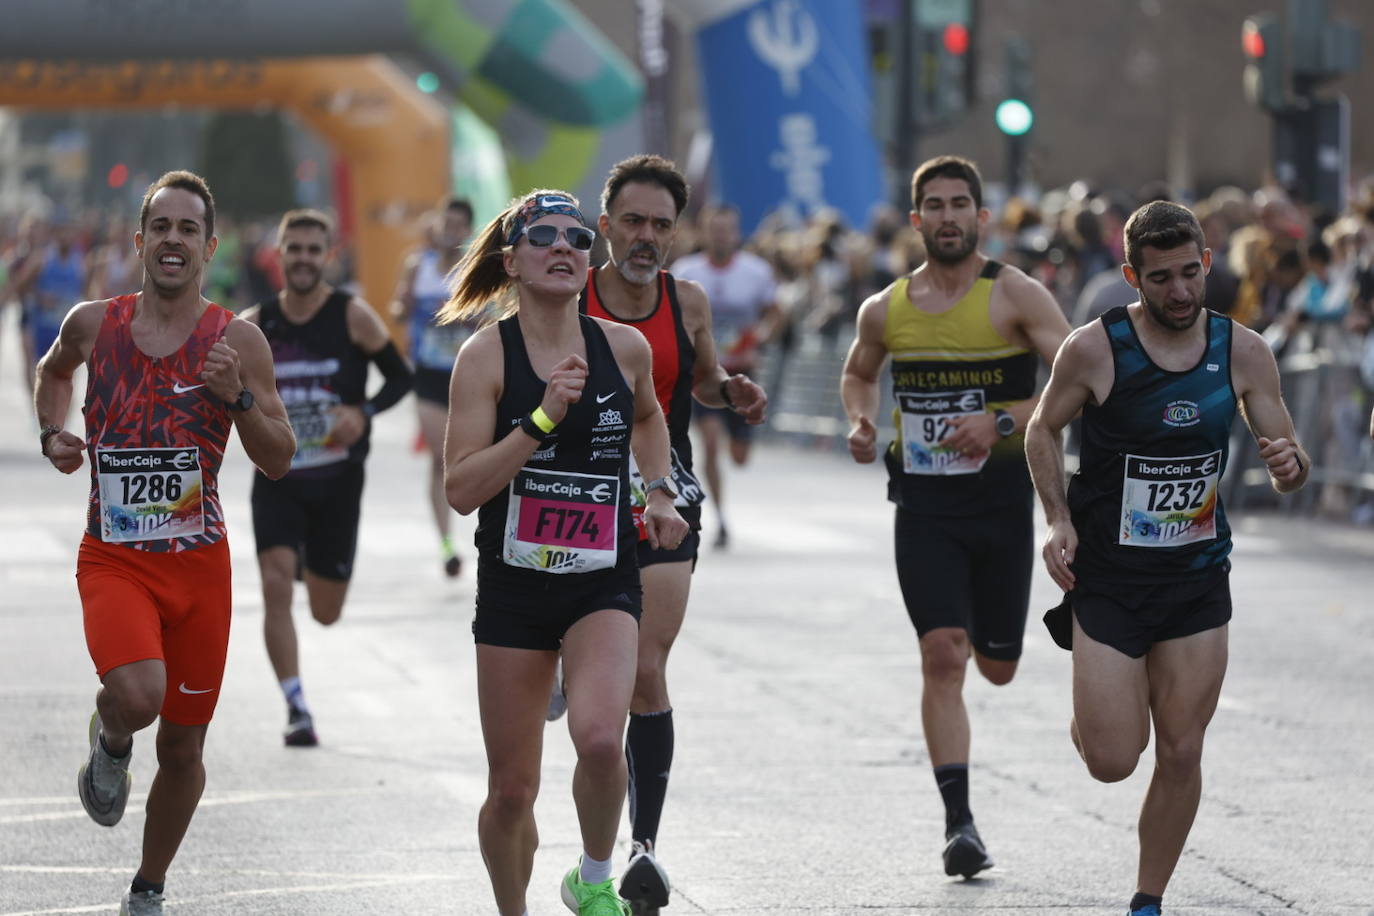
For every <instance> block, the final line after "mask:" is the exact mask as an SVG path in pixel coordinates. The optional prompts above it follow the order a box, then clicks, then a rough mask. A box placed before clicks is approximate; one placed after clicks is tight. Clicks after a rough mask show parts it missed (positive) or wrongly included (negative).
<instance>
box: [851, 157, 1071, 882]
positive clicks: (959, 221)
mask: <svg viewBox="0 0 1374 916" xmlns="http://www.w3.org/2000/svg"><path fill="white" fill-rule="evenodd" d="M911 187H912V207H913V209H912V211H911V224H912V226H914V227H915V228H916V229H917V230H918V231H919V232H920V233H921V236H922V237H923V238H924V240H925V246H926V252H927V254H928V256H929V258H930V260H928V261H927V262H926V263H925V264H923V265H922V266H921V267H920V268H919V269H917V270H916V272H915V273H913V274H912V275H911V276H909V277H902V278H901V279H899V280H897V281H896V282H895V283H893V284H892V285H891V286H889V287H888V288H887V289H885V290H883V291H882V292H880V293H878V294H876V295H874V296H872V297H870V298H869V299H868V301H866V302H865V303H864V304H863V306H862V307H861V308H860V309H859V318H858V336H857V337H856V338H855V340H854V344H853V347H852V348H851V349H850V351H849V357H848V359H847V360H846V361H845V366H844V375H843V377H842V380H841V383H840V396H841V398H842V400H843V401H844V407H845V412H846V413H847V414H848V415H849V420H850V422H851V423H852V424H853V427H852V429H851V431H850V433H849V450H850V453H851V454H852V455H853V456H854V459H855V460H856V461H860V462H869V461H873V460H874V458H876V457H877V432H878V431H877V428H876V427H875V426H874V424H873V417H874V414H876V413H877V411H878V400H879V399H878V373H879V371H880V370H881V369H882V367H883V362H884V361H885V360H886V359H887V357H888V356H889V355H891V357H892V388H893V393H894V394H895V395H896V401H897V410H896V418H895V419H896V423H897V435H896V438H895V439H894V440H893V442H892V445H891V447H890V448H889V449H888V450H887V452H886V454H885V455H884V460H885V462H886V464H887V469H888V498H889V499H891V500H892V501H893V502H894V503H896V504H897V513H896V515H897V520H896V552H897V579H898V581H899V582H900V583H901V588H902V596H903V598H904V599H905V601H906V607H907V613H908V614H909V615H910V617H911V622H912V624H914V625H915V627H916V634H917V636H918V637H919V639H920V647H921V675H922V686H923V689H922V692H921V725H922V728H923V730H924V732H925V738H926V749H927V752H928V753H929V754H930V763H931V766H932V767H933V768H934V771H935V782H936V785H937V787H938V788H939V790H940V795H941V798H942V799H943V801H944V805H945V841H946V842H945V848H944V867H945V873H946V874H948V875H963V876H965V877H969V876H972V875H974V874H976V873H977V872H979V871H981V870H982V869H984V868H987V867H989V866H990V865H991V864H992V860H991V859H990V858H989V857H988V854H987V851H986V849H985V848H984V846H983V842H982V839H981V838H980V837H979V835H978V831H977V829H976V828H975V827H974V824H973V812H972V811H971V810H970V808H969V802H968V794H969V792H968V789H969V773H968V760H969V720H968V712H967V710H966V709H965V706H964V697H963V688H964V673H965V670H966V668H967V667H968V660H969V656H970V654H972V655H973V657H974V659H975V660H976V661H977V663H978V670H979V671H981V672H982V674H983V676H984V677H985V678H987V679H988V680H989V681H991V682H992V683H993V684H997V685H1002V684H1006V683H1008V682H1009V681H1010V680H1011V679H1012V676H1013V675H1014V674H1015V673H1016V665H1017V661H1018V660H1019V659H1020V657H1021V640H1022V637H1023V635H1024V632H1025V624H1026V609H1027V602H1028V601H1029V600H1030V576H1031V568H1032V566H1033V565H1034V544H1033V530H1032V529H1033V519H1032V498H1031V482H1030V477H1029V475H1028V474H1027V473H1026V462H1025V458H1024V454H1023V451H1022V436H1021V435H1020V431H1021V430H1022V429H1024V427H1025V423H1026V420H1027V419H1028V418H1029V417H1030V413H1031V410H1032V408H1033V407H1034V406H1035V373H1036V365H1037V360H1036V355H1037V354H1039V356H1040V357H1041V358H1043V359H1044V360H1045V362H1046V363H1048V362H1049V361H1050V360H1052V359H1053V358H1054V354H1055V351H1056V350H1057V349H1058V348H1059V345H1060V344H1061V343H1062V342H1063V341H1064V337H1065V336H1066V335H1067V334H1068V332H1069V326H1068V322H1067V321H1065V320H1064V315H1063V313H1062V312H1061V311H1060V310H1059V306H1058V304H1056V303H1055V301H1054V298H1053V297H1052V296H1050V294H1049V292H1048V291H1047V290H1046V289H1045V288H1044V287H1043V286H1041V285H1040V284H1039V283H1037V282H1036V281H1034V280H1032V279H1031V278H1030V277H1027V276H1026V275H1025V274H1024V273H1022V272H1021V271H1020V270H1017V269H1016V268H1015V267H1011V266H1008V265H1005V264H1000V263H998V262H996V261H993V260H990V259H989V258H987V257H985V256H984V255H983V254H981V253H980V252H979V251H978V238H979V234H980V232H981V231H982V230H983V229H984V228H985V227H986V226H987V222H988V219H989V214H988V211H987V210H986V209H984V208H983V200H982V179H981V178H980V176H979V174H978V169H977V166H975V165H974V164H973V163H972V162H970V161H968V160H967V159H960V158H958V157H955V156H942V157H939V158H936V159H931V160H929V161H927V162H925V163H924V164H922V165H921V167H920V168H918V169H917V170H916V173H915V175H914V176H913V179H912V185H911Z"/></svg>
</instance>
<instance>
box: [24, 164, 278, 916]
mask: <svg viewBox="0 0 1374 916" xmlns="http://www.w3.org/2000/svg"><path fill="white" fill-rule="evenodd" d="M134 244H135V245H136V246H137V248H138V251H139V256H140V258H141V259H142V262H143V270H144V279H143V290H142V292H140V293H137V294H130V295H127V296H117V297H115V298H114V299H103V300H97V301H94V302H82V303H80V304H79V305H77V306H76V307H75V308H73V309H72V310H71V312H70V313H68V315H67V318H66V320H65V321H64V322H63V323H62V329H61V333H60V334H59V336H58V339H57V342H56V343H54V344H53V346H52V348H51V349H50V350H48V352H47V355H45V356H44V357H43V359H42V360H41V361H40V363H39V365H38V377H37V384H36V387H35V392H34V405H35V409H36V411H37V414H38V422H39V423H40V424H41V425H42V427H43V429H42V432H41V433H40V435H39V444H40V447H41V448H42V451H43V455H44V457H45V458H47V459H48V460H49V461H50V462H51V463H52V464H53V466H54V467H56V468H57V469H58V470H60V471H62V472H63V473H66V474H70V473H72V472H74V471H76V470H77V469H78V468H79V467H81V463H82V458H83V454H85V453H89V454H90V459H91V495H90V499H89V509H88V516H87V526H86V535H85V537H84V538H83V539H82V542H81V549H80V553H79V555H78V558H77V569H76V581H77V587H78V589H79V590H80V593H81V604H82V613H83V618H84V623H85V629H86V643H87V646H88V648H89V649H90V653H91V658H92V660H93V661H94V662H95V666H96V672H97V674H99V675H100V679H101V682H102V686H101V688H100V690H99V691H98V692H97V693H96V713H95V715H94V716H92V718H91V724H90V729H89V732H88V738H89V741H90V754H89V757H88V759H87V761H86V763H85V764H84V765H83V766H82V767H81V770H80V772H79V774H78V776H77V789H78V792H79V794H80V797H81V803H82V805H83V806H84V807H85V809H86V813H87V814H89V815H90V816H91V818H92V819H93V820H95V822H96V823H98V824H103V825H105V826H114V825H115V824H116V823H118V822H119V819H120V818H121V817H122V816H123V814H124V806H125V803H126V802H127V801H128V798H129V788H130V784H131V777H130V774H129V760H130V757H131V755H132V753H133V734H134V732H137V731H139V730H140V729H143V728H145V727H147V726H148V725H151V724H152V723H153V721H154V720H156V719H158V717H159V716H161V724H160V726H159V728H158V735H157V757H158V770H157V776H156V777H155V778H154V779H153V784H152V786H151V787H150V788H149V790H148V806H147V820H146V821H145V822H144V827H143V859H142V862H141V863H140V865H139V868H138V873H137V874H136V875H135V877H134V881H133V884H132V886H131V887H130V890H129V892H128V893H127V894H125V896H124V899H123V901H122V904H121V908H120V912H121V913H124V914H135V916H138V914H158V913H161V912H162V889H163V880H164V878H165V876H166V874H167V867H168V866H169V865H170V864H171V861H172V858H173V856H175V855H176V851H177V847H178V846H179V845H180V844H181V839H182V837H183V836H184V835H185V833H186V828H187V826H188V825H189V824H190V822H191V817H192V815H193V814H194V813H195V810H196V805H197V803H198V802H199V801H200V795H201V792H202V790H203V789H204V788H205V767H204V765H203V764H202V762H201V752H202V748H203V747H204V745H205V732H206V729H207V728H208V725H209V722H210V719H211V717H212V716H213V714H214V710H215V704H216V703H217V702H218V700H219V689H220V683H221V680H222V678H223V675H224V659H225V652H226V650H227V648H228V644H229V614H230V605H231V600H230V575H229V542H228V540H227V538H226V536H225V526H224V513H223V511H222V509H221V507H220V500H219V493H218V489H217V478H218V475H219V467H220V461H221V460H222V458H223V456H224V448H225V444H226V443H227V441H228V438H229V428H230V426H231V425H232V426H234V427H237V429H238V432H239V441H240V442H242V443H243V447H244V451H246V452H247V453H248V457H249V458H250V459H251V460H252V461H253V463H254V464H255V465H257V466H258V467H259V468H261V469H262V470H263V472H264V473H266V474H268V475H270V476H273V477H280V476H282V475H283V474H285V473H286V472H287V469H288V468H289V467H290V462H291V455H292V453H293V452H294V451H295V448H296V443H295V438H294V437H293V436H292V434H291V424H290V423H289V422H287V419H286V409H285V408H284V407H283V406H282V403H281V399H280V398H278V397H277V389H276V385H275V383H274V380H273V376H272V352H271V350H270V349H268V346H267V341H266V340H264V339H263V336H262V332H261V331H259V330H258V329H257V328H256V327H254V326H253V325H251V324H249V323H247V322H246V321H241V320H239V319H237V318H234V317H233V315H232V314H231V313H230V312H228V311H227V310H226V309H223V308H220V307H219V306H218V305H215V304H214V303H211V302H209V301H207V300H205V299H203V298H202V297H201V295H200V281H201V274H202V272H203V270H204V267H205V263H206V262H207V261H208V260H209V259H210V257H211V256H212V255H213V254H214V252H215V244H216V239H215V203H214V198H213V197H212V196H211V195H210V190H209V188H207V187H206V186H205V182H204V181H203V180H201V179H200V178H199V177H198V176H196V175H193V174H191V173H189V172H168V173H167V174H166V175H163V176H162V177H161V178H159V179H158V180H157V181H155V182H153V184H152V185H151V186H150V187H149V188H148V191H147V193H146V194H145V195H144V197H143V209H142V214H141V215H140V218H139V231H138V232H137V233H136V234H135V235H134ZM83 363H85V364H87V365H88V368H89V378H88V382H87V388H86V406H85V420H86V439H85V440H84V441H83V440H82V439H81V437H79V436H77V435H76V434H74V433H71V432H68V431H66V430H64V429H62V427H61V423H62V420H63V418H64V417H65V416H66V415H67V408H68V406H69V405H70V403H71V396H72V374H73V373H74V372H75V371H76V369H77V367H78V366H80V365H82V364H83Z"/></svg>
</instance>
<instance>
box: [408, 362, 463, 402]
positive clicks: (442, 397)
mask: <svg viewBox="0 0 1374 916" xmlns="http://www.w3.org/2000/svg"><path fill="white" fill-rule="evenodd" d="M452 378H453V373H452V372H445V371H444V370H442V369H425V368H423V367H417V368H416V370H415V377H414V379H412V380H411V384H410V390H411V391H414V392H415V396H416V397H417V398H419V399H420V400H422V401H429V402H430V403H432V404H438V405H439V406H440V407H445V408H446V407H448V384H449V380H450V379H452Z"/></svg>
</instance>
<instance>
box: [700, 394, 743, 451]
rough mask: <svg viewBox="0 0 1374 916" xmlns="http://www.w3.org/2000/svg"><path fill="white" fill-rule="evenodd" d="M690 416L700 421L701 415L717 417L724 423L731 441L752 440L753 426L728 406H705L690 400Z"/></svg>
mask: <svg viewBox="0 0 1374 916" xmlns="http://www.w3.org/2000/svg"><path fill="white" fill-rule="evenodd" d="M692 416H694V417H696V418H697V420H698V421H700V420H701V419H702V418H703V417H719V418H720V422H722V423H724V424H725V432H726V434H727V435H729V437H730V439H731V441H733V442H752V441H753V440H754V427H753V426H751V425H750V424H749V421H748V420H746V419H744V417H742V416H740V415H739V414H737V413H735V411H734V409H733V408H730V407H707V406H706V405H704V404H700V403H698V402H697V401H693V402H692Z"/></svg>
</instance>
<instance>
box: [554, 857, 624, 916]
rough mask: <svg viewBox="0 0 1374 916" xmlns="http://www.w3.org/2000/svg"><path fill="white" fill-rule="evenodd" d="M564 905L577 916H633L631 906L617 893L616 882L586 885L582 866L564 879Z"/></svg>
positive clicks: (577, 866) (574, 867)
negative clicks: (583, 879) (583, 880)
mask: <svg viewBox="0 0 1374 916" xmlns="http://www.w3.org/2000/svg"><path fill="white" fill-rule="evenodd" d="M563 903H564V904H566V905H567V907H568V909H570V910H572V911H573V912H574V913H576V914H577V916H633V914H632V913H631V912H630V905H629V904H628V903H626V902H625V901H624V900H621V899H620V895H619V894H617V893H616V892H615V882H614V881H602V882H601V883H600V884H584V883H583V882H582V866H581V864H578V865H574V866H573V869H572V871H570V872H568V873H567V875H565V876H564V878H563Z"/></svg>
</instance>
